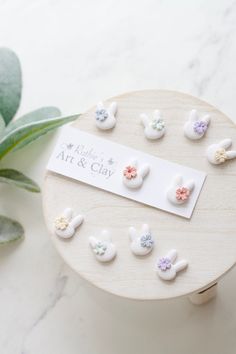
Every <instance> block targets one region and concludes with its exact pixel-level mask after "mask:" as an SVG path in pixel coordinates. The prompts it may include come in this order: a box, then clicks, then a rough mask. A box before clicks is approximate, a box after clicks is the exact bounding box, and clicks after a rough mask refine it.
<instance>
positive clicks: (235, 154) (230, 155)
mask: <svg viewBox="0 0 236 354" xmlns="http://www.w3.org/2000/svg"><path fill="white" fill-rule="evenodd" d="M226 156H227V158H228V159H229V160H231V159H234V158H235V157H236V151H226Z"/></svg>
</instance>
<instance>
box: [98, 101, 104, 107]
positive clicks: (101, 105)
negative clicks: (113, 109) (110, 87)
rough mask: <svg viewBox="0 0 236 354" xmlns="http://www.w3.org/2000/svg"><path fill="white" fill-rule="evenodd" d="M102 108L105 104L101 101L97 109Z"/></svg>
mask: <svg viewBox="0 0 236 354" xmlns="http://www.w3.org/2000/svg"><path fill="white" fill-rule="evenodd" d="M102 108H104V105H103V102H102V101H100V102H98V104H97V109H102Z"/></svg>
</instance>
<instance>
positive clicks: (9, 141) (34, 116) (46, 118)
mask: <svg viewBox="0 0 236 354" xmlns="http://www.w3.org/2000/svg"><path fill="white" fill-rule="evenodd" d="M54 109H55V108H54ZM47 110H49V114H48V115H46V112H47ZM51 113H52V107H47V108H41V109H38V110H37V111H34V112H31V113H29V114H27V115H25V116H23V117H21V118H19V119H18V120H16V121H15V122H12V123H11V124H10V125H9V127H7V128H6V129H5V131H4V135H2V136H1V138H0V159H2V158H3V157H4V156H5V155H6V154H7V153H9V152H10V151H14V150H17V149H20V148H22V147H23V146H25V145H27V144H29V143H31V142H32V141H34V140H35V139H37V138H39V137H40V136H41V135H43V134H46V133H47V132H49V131H50V130H53V129H55V128H57V127H59V126H61V125H63V124H66V123H69V122H71V121H72V120H75V119H76V118H78V117H79V115H78V114H76V115H73V116H66V117H56V118H53V117H52V116H51ZM21 122H22V124H21Z"/></svg>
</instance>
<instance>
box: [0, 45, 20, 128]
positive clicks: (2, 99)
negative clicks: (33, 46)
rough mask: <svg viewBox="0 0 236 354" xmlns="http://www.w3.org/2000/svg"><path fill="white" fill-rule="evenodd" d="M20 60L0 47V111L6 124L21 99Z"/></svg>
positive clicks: (6, 49)
mask: <svg viewBox="0 0 236 354" xmlns="http://www.w3.org/2000/svg"><path fill="white" fill-rule="evenodd" d="M21 89H22V78H21V67H20V61H19V59H18V57H17V56H16V54H15V53H14V52H13V51H12V50H10V49H8V48H0V112H1V115H2V117H3V119H4V121H5V123H6V124H8V123H9V122H10V120H11V119H12V118H13V117H14V115H15V113H16V111H17V109H18V107H19V105H20V99H21Z"/></svg>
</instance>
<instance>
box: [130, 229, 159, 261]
mask: <svg viewBox="0 0 236 354" xmlns="http://www.w3.org/2000/svg"><path fill="white" fill-rule="evenodd" d="M129 236H130V239H131V245H130V248H131V251H132V252H133V253H134V254H135V255H137V256H145V255H146V254H148V253H150V252H151V250H152V249H153V246H154V240H153V238H152V234H151V232H150V228H149V226H148V225H147V224H143V226H142V231H141V233H140V234H138V233H137V230H136V229H135V228H134V227H130V228H129Z"/></svg>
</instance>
